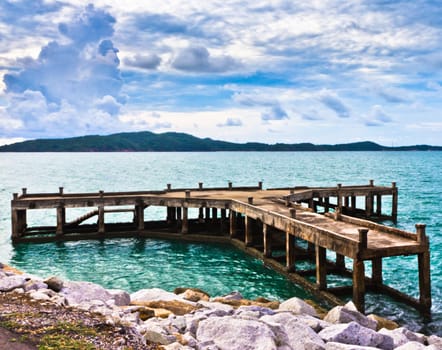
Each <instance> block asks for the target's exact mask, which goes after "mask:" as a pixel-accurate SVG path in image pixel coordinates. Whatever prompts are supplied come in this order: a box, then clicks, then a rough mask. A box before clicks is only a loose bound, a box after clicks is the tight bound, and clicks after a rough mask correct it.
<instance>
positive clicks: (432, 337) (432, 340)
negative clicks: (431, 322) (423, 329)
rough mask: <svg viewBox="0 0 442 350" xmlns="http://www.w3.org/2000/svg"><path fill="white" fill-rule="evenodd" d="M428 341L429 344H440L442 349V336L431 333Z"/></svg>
mask: <svg viewBox="0 0 442 350" xmlns="http://www.w3.org/2000/svg"><path fill="white" fill-rule="evenodd" d="M427 342H428V344H429V345H435V346H439V348H440V349H442V338H441V337H438V336H437V335H430V336H429V337H427Z"/></svg>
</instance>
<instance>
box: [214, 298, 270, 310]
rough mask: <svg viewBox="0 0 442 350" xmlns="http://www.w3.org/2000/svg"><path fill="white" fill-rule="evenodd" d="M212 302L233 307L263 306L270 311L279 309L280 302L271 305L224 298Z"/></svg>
mask: <svg viewBox="0 0 442 350" xmlns="http://www.w3.org/2000/svg"><path fill="white" fill-rule="evenodd" d="M212 302H219V303H223V304H227V305H231V306H233V307H240V306H250V305H256V306H263V307H267V308H269V309H278V307H279V302H277V301H271V302H270V303H265V304H263V303H260V302H257V301H254V300H248V299H224V298H223V297H219V298H215V299H212Z"/></svg>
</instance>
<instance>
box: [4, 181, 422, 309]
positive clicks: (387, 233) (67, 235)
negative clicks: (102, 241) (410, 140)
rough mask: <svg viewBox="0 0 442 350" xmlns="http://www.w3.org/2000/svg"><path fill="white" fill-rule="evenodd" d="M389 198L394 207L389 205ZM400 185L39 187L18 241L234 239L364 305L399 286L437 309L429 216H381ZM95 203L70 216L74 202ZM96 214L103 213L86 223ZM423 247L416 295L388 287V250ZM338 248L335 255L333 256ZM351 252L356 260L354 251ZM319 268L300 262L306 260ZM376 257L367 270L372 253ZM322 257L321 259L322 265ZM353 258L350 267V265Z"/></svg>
mask: <svg viewBox="0 0 442 350" xmlns="http://www.w3.org/2000/svg"><path fill="white" fill-rule="evenodd" d="M383 204H387V207H388V209H389V211H390V212H389V213H385V212H384V208H383ZM397 205H398V190H397V187H396V184H395V183H392V185H391V186H388V187H387V186H375V185H374V182H373V181H370V182H369V183H368V184H367V185H362V186H342V185H341V184H338V185H337V186H335V187H292V188H290V187H287V188H275V189H263V186H262V183H261V182H260V183H259V184H258V186H253V187H233V185H232V183H229V184H228V186H227V187H224V188H205V187H204V186H203V183H199V184H198V187H196V188H191V189H183V188H182V189H173V188H172V186H171V185H170V184H168V185H167V188H166V189H164V190H162V191H140V192H112V193H105V192H103V191H99V192H98V193H65V192H64V191H63V188H62V187H60V188H59V192H57V193H35V194H30V193H28V192H27V190H26V189H23V190H22V193H21V194H20V195H19V194H18V193H14V195H13V199H12V201H11V214H12V220H11V221H12V241H13V242H14V243H18V242H47V241H55V240H77V239H96V238H106V237H154V238H167V239H180V240H187V241H203V242H208V241H213V242H229V243H231V244H233V245H235V246H236V247H238V248H240V249H242V250H244V251H245V252H247V253H249V254H251V255H253V256H256V257H258V258H260V259H262V260H263V262H264V263H265V264H266V265H268V266H270V267H272V268H273V269H275V270H277V271H279V272H280V273H283V274H285V275H286V276H287V277H288V278H289V279H291V280H292V281H294V282H295V283H298V284H300V285H302V286H303V287H304V288H306V289H307V290H309V291H310V292H312V293H314V294H316V295H319V296H320V297H322V298H323V299H324V300H326V301H327V302H329V303H330V304H339V303H341V299H340V298H339V297H340V296H342V295H345V294H350V295H352V296H353V302H354V303H355V305H356V306H357V308H358V309H359V310H360V311H362V312H364V311H365V293H366V291H368V290H370V291H374V292H377V293H384V294H387V295H390V296H392V297H394V298H396V299H398V300H399V301H402V302H405V303H406V304H408V305H411V306H413V307H415V308H416V309H418V310H419V311H420V312H421V313H422V314H423V315H424V316H426V317H427V318H429V317H431V285H430V252H429V242H428V238H427V236H426V234H425V225H424V224H416V232H407V231H403V230H400V229H397V228H393V227H389V226H384V225H381V224H379V223H377V222H376V221H379V220H391V221H393V222H395V221H396V220H397ZM153 207H162V208H164V217H163V219H158V220H153V221H146V220H145V216H146V212H147V211H149V210H150V208H153ZM71 208H91V209H92V210H90V211H89V212H87V213H85V214H83V215H81V216H80V217H77V218H75V219H73V220H71V221H67V220H66V217H67V215H66V211H67V210H70V209H71ZM35 209H53V210H55V211H56V215H54V217H55V216H56V224H54V226H44V227H41V226H40V227H38V226H35V227H29V226H28V223H27V212H28V211H29V210H35ZM116 212H117V213H119V212H129V213H131V215H132V217H131V220H129V221H128V222H124V223H123V222H118V223H109V222H106V220H105V218H106V213H116ZM94 217H96V222H93V223H87V221H89V222H90V221H91V220H90V219H91V218H94ZM406 255H417V261H418V266H417V274H416V277H417V278H416V281H417V289H418V290H419V297H418V298H414V297H412V296H409V295H406V294H405V293H403V292H401V291H399V290H396V289H394V288H392V287H391V286H387V285H386V284H385V283H384V281H383V278H382V272H383V269H382V261H383V258H387V257H391V256H406ZM331 256H332V258H331ZM345 258H347V261H346V259H345ZM305 261H307V262H309V263H310V264H311V265H312V268H311V269H300V268H299V265H300V263H302V262H305ZM367 261H370V262H371V268H370V270H371V271H367V272H371V273H367V274H366V270H367V267H366V264H365V262H367ZM313 266H314V267H313ZM349 267H351V268H349ZM330 274H338V275H342V276H347V277H348V280H349V281H350V282H351V283H349V285H343V286H334V287H329V286H328V284H327V276H328V275H330Z"/></svg>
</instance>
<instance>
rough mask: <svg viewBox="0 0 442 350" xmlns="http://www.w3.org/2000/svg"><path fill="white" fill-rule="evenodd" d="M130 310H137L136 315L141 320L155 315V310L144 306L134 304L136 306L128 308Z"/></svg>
mask: <svg viewBox="0 0 442 350" xmlns="http://www.w3.org/2000/svg"><path fill="white" fill-rule="evenodd" d="M130 311H131V312H132V313H133V312H138V317H139V318H140V319H141V320H142V321H146V320H148V319H149V318H152V317H155V310H154V309H151V308H148V307H145V306H136V307H132V308H131V309H130Z"/></svg>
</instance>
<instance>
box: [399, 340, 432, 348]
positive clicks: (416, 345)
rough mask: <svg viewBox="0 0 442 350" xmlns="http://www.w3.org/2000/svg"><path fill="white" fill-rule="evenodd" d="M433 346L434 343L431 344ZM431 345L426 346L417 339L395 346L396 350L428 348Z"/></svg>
mask: <svg viewBox="0 0 442 350" xmlns="http://www.w3.org/2000/svg"><path fill="white" fill-rule="evenodd" d="M430 346H433V345H430ZM428 348H429V347H427V346H425V345H424V344H421V343H419V342H417V341H410V342H408V343H406V344H403V345H401V346H398V347H397V348H395V350H421V349H422V350H424V349H426V350H428Z"/></svg>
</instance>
